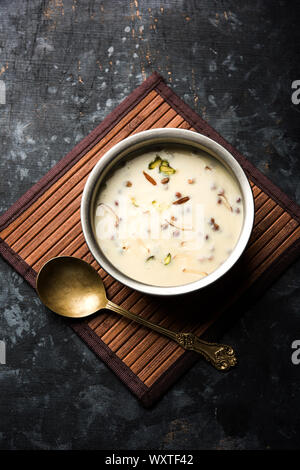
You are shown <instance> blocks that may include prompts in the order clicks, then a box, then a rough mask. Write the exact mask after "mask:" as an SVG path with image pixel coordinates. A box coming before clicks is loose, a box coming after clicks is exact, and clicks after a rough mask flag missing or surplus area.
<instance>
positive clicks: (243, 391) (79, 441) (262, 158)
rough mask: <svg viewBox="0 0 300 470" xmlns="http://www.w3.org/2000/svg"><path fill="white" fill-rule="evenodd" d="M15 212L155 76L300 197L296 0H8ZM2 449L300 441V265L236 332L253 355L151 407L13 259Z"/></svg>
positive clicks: (3, 120) (2, 328)
mask: <svg viewBox="0 0 300 470" xmlns="http://www.w3.org/2000/svg"><path fill="white" fill-rule="evenodd" d="M0 8H1V19H0V73H1V76H0V79H2V80H4V82H5V85H6V92H7V94H6V104H5V105H0V112H1V114H0V124H1V127H0V134H1V160H0V165H1V180H0V194H1V198H0V206H1V207H0V209H1V211H5V210H6V209H7V208H8V207H9V206H10V205H11V204H12V203H13V202H14V201H15V200H16V199H17V198H18V197H19V196H21V195H22V194H23V193H24V192H25V191H26V190H27V189H28V188H30V187H31V186H32V184H33V183H35V182H36V181H37V180H38V179H39V178H40V177H41V176H42V175H43V174H44V173H45V172H46V171H47V170H48V169H49V168H50V167H52V166H53V165H54V164H55V163H56V162H57V161H59V160H60V158H61V157H62V156H63V155H64V154H66V153H67V152H68V151H69V150H70V149H71V148H72V147H73V146H74V144H75V143H77V142H78V141H79V140H81V139H82V138H83V137H84V136H85V135H86V134H87V133H88V132H89V131H91V130H92V129H93V128H94V127H95V126H96V125H97V124H98V123H99V122H100V121H101V120H102V119H103V118H104V117H105V116H106V115H107V114H108V113H109V112H110V111H111V110H112V109H113V108H114V107H115V106H116V105H117V104H118V103H120V102H121V101H122V100H123V98H124V97H126V96H127V95H128V94H129V93H130V91H132V90H133V89H134V88H135V87H136V86H137V85H139V84H140V83H141V81H142V80H143V78H145V77H146V76H148V75H150V73H151V72H152V71H153V70H158V71H159V72H160V73H162V74H163V75H164V77H165V78H166V79H167V80H168V81H169V82H170V84H171V85H172V87H173V89H174V90H175V91H176V92H177V93H178V94H179V95H180V96H181V97H182V98H183V99H184V100H185V101H186V102H187V103H188V104H190V105H191V106H192V107H193V108H194V109H195V110H196V111H197V112H199V113H200V114H201V115H202V116H204V118H205V119H206V120H207V121H208V122H209V123H210V124H212V125H213V126H214V127H215V128H216V129H217V130H218V131H219V132H220V133H221V134H222V135H223V136H224V137H225V138H227V139H228V140H229V141H230V142H231V143H232V144H233V145H235V146H236V147H237V148H238V149H239V150H240V151H241V152H242V153H244V154H245V155H246V156H247V158H249V160H251V161H252V162H253V163H254V164H255V165H257V166H258V167H259V168H260V169H261V171H262V172H263V173H265V174H266V175H268V176H269V177H270V179H271V180H273V181H274V182H275V183H277V184H278V185H279V186H280V187H281V188H282V189H283V190H284V191H286V192H287V193H288V195H289V196H290V197H291V198H293V199H294V200H296V201H297V202H298V203H299V202H300V184H299V174H300V163H299V111H300V105H298V106H296V105H294V104H292V102H291V83H292V81H293V80H297V79H300V71H299V68H298V64H299V54H298V51H297V47H298V45H299V26H298V18H297V14H296V13H297V12H296V10H295V8H296V2H288V1H278V2H272V1H267V0H254V1H251V2H250V1H249V2H248V1H247V2H246V1H244V2H236V1H233V0H224V1H211V0H199V1H196V0H190V1H184V0H173V1H172V0H166V1H161V2H159V1H158V0H149V1H145V0H144V1H141V0H135V1H132V2H127V1H121V0H113V1H112V0H110V1H106V0H105V1H98V0H86V1H81V2H79V1H76V0H32V1H24V2H23V1H19V0H14V1H12V0H2V1H1V5H0ZM0 266H1V279H0V282H1V287H0V311H1V314H0V339H2V340H4V341H5V342H6V345H7V364H6V365H0V390H1V393H0V448H1V449H71V448H73V449H92V448H98V449H115V448H121V449H131V450H132V449H142V448H146V449H150V448H151V449H265V448H271V449H274V448H296V447H298V446H299V431H300V422H299V405H300V402H299V377H300V365H298V366H296V365H293V364H292V362H291V354H292V349H291V343H292V341H294V340H295V339H300V332H299V300H300V283H299V264H294V265H293V266H292V267H291V268H290V269H288V270H287V272H286V273H285V274H284V275H283V276H281V278H280V279H279V280H278V281H277V282H276V284H274V285H273V286H272V287H271V288H270V289H269V290H268V291H267V292H266V293H265V295H264V296H263V298H261V299H260V300H259V301H258V302H257V303H256V304H255V305H254V306H253V307H251V308H250V309H247V307H246V306H245V309H243V311H242V312H241V315H240V317H239V319H237V320H236V322H235V323H234V325H233V326H231V327H230V329H229V331H227V332H226V333H225V335H224V337H223V341H224V342H227V343H229V344H232V345H233V346H234V347H235V348H236V350H237V351H238V355H239V365H238V366H237V367H236V368H235V369H234V370H232V371H231V372H230V373H229V374H222V373H219V372H217V371H215V370H213V369H212V367H211V366H210V365H209V364H207V363H205V362H204V361H200V362H199V363H197V364H196V365H195V366H194V367H193V368H192V369H191V370H190V371H189V372H188V373H187V374H186V375H185V376H184V377H183V378H182V379H181V380H179V381H178V383H177V384H176V385H175V386H173V387H172V389H171V390H170V391H169V392H168V393H167V394H166V395H165V396H164V398H163V399H162V400H161V401H160V402H159V403H158V404H157V405H156V406H155V407H153V408H152V409H150V410H145V409H144V408H142V406H141V405H140V404H139V403H138V402H137V400H136V399H135V398H134V397H133V396H132V395H131V394H130V392H129V391H128V390H127V389H126V388H125V387H124V386H123V385H122V384H121V383H120V382H119V380H118V379H117V378H116V377H115V376H114V374H113V373H112V372H111V371H110V370H108V369H107V368H106V367H105V366H104V365H103V364H102V363H101V362H100V361H99V360H98V359H97V358H96V357H95V356H94V354H93V353H92V352H91V351H90V350H89V349H88V348H87V347H86V346H85V344H83V343H82V342H81V340H80V339H79V338H78V337H77V336H76V335H75V334H74V333H73V332H72V331H71V330H70V329H69V328H68V327H67V326H66V325H65V323H64V322H63V321H62V320H61V319H60V318H58V317H56V316H54V315H53V316H52V315H49V312H47V311H46V310H45V309H44V308H43V307H42V306H41V304H40V302H39V300H38V299H37V298H36V297H35V296H34V295H33V292H32V290H31V288H30V287H29V286H28V285H27V284H26V283H25V282H23V280H22V279H20V277H19V276H18V275H17V274H15V273H14V271H13V270H12V269H11V268H10V267H9V266H8V265H7V264H6V263H5V262H4V261H2V260H0Z"/></svg>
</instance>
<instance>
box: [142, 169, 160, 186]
mask: <svg viewBox="0 0 300 470" xmlns="http://www.w3.org/2000/svg"><path fill="white" fill-rule="evenodd" d="M143 174H144V176H145V178H146V179H147V180H148V181H149V183H151V184H153V186H156V185H157V183H156V181H155V179H153V178H152V176H150V175H148V173H146V172H145V171H143Z"/></svg>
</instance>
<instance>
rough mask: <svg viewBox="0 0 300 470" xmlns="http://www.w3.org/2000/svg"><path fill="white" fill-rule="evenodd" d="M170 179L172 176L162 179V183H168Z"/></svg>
mask: <svg viewBox="0 0 300 470" xmlns="http://www.w3.org/2000/svg"><path fill="white" fill-rule="evenodd" d="M169 180H170V178H168V177H167V178H163V179H162V180H161V184H167V183H168V182H169Z"/></svg>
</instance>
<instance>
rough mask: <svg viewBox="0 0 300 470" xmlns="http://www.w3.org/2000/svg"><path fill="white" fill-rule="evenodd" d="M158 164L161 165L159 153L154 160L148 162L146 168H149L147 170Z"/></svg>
mask: <svg viewBox="0 0 300 470" xmlns="http://www.w3.org/2000/svg"><path fill="white" fill-rule="evenodd" d="M158 165H161V158H160V156H159V155H156V157H155V160H154V161H153V162H151V163H149V165H148V168H149V170H153V169H154V168H156V167H157V166H158Z"/></svg>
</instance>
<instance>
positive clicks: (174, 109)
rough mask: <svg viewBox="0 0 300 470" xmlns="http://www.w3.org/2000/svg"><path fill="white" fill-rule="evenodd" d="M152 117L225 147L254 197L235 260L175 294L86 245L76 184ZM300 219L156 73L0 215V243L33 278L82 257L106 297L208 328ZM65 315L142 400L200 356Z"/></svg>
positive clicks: (290, 253)
mask: <svg viewBox="0 0 300 470" xmlns="http://www.w3.org/2000/svg"><path fill="white" fill-rule="evenodd" d="M160 127H177V128H184V129H191V130H194V131H198V132H201V133H203V134H205V135H207V136H208V137H210V138H212V139H214V140H216V141H217V142H219V143H220V144H221V145H223V146H224V147H226V148H227V149H228V150H229V152H231V153H232V154H233V155H234V156H235V158H236V159H237V160H238V161H239V162H240V164H241V165H242V166H243V168H244V170H245V171H246V173H247V175H248V177H249V179H250V182H251V186H252V191H253V194H254V198H255V226H254V230H253V233H252V237H251V239H250V242H249V244H248V247H247V249H246V251H245V253H244V255H243V257H242V258H241V260H240V261H239V263H238V264H237V265H236V266H235V267H234V268H233V269H232V270H231V271H230V272H229V273H228V274H227V275H226V276H225V277H223V278H222V279H221V280H220V281H219V282H218V284H217V285H215V286H214V287H213V288H209V289H207V290H206V291H205V292H204V293H203V292H201V293H200V294H197V293H196V294H193V295H190V296H188V297H185V298H184V299H178V298H176V301H174V300H172V299H171V300H170V299H168V300H161V299H157V298H151V297H149V296H146V295H143V294H141V293H138V292H135V291H133V290H131V289H129V288H127V287H125V286H124V285H122V284H120V283H119V282H117V281H115V280H114V279H113V278H112V277H111V276H109V275H107V274H106V273H105V272H104V271H103V269H101V267H100V266H98V264H97V263H96V261H95V260H94V259H93V257H92V255H91V254H90V252H89V250H88V248H87V245H86V244H85V241H84V237H83V234H82V230H81V224H80V200H81V194H82V191H83V188H84V184H85V182H86V179H87V177H88V175H89V173H90V171H91V170H92V168H93V167H94V165H95V164H96V162H97V161H98V160H99V158H101V156H102V155H103V154H104V153H105V152H106V151H107V150H108V149H110V148H111V147H112V146H113V145H114V144H116V143H117V142H119V141H120V140H121V139H124V138H125V137H127V136H129V135H132V134H135V133H137V132H140V131H143V130H146V129H153V128H160ZM299 221H300V211H299V207H298V206H297V205H296V204H295V203H294V202H292V201H291V200H289V199H288V197H287V196H286V195H285V194H284V193H282V192H281V191H280V190H279V188H277V187H276V186H274V185H273V184H272V183H271V182H270V181H269V180H268V179H267V178H266V177H265V176H263V175H262V174H261V173H260V172H259V171H258V170H257V169H256V168H254V167H253V166H252V164H251V163H250V162H248V161H247V160H246V159H245V158H244V157H243V156H242V155H241V154H239V152H238V151H237V150H236V149H234V148H233V147H232V146H231V145H230V144H229V143H228V142H226V141H225V140H224V139H223V138H222V137H221V136H220V135H218V134H217V132H216V131H215V130H214V129H212V128H211V127H210V126H209V125H208V124H207V123H206V122H205V121H204V120H202V119H201V118H200V117H199V116H198V115H197V114H196V113H195V112H194V111H193V110H192V109H191V108H189V107H188V106H187V105H186V104H185V103H184V102H183V101H182V100H181V99H180V98H179V97H178V96H177V95H176V94H175V93H174V92H173V91H172V90H171V89H170V88H169V87H168V86H167V85H166V84H165V83H164V80H163V78H162V77H161V76H159V75H158V74H157V73H154V74H153V75H152V76H151V77H149V78H148V80H146V81H145V82H144V83H143V84H142V85H141V86H140V87H138V88H137V89H136V90H135V91H134V92H133V93H132V94H131V95H130V96H129V97H128V98H126V100H124V102H123V103H121V105H119V106H118V107H117V108H116V109H115V110H114V111H113V112H112V113H111V114H110V115H109V116H108V117H107V118H106V119H105V120H104V121H103V122H102V123H101V124H100V125H99V126H98V127H97V128H96V129H95V130H94V131H92V132H91V133H90V134H89V135H88V136H87V137H86V138H85V139H84V140H83V141H82V142H80V143H79V144H78V145H77V146H76V147H75V148H74V149H73V150H72V151H71V152H70V153H69V154H68V155H66V156H65V157H64V158H63V159H62V160H61V161H60V162H59V163H58V164H57V165H56V166H55V167H54V168H52V170H50V172H48V173H47V174H46V175H45V176H44V177H43V178H42V179H41V180H40V181H39V182H38V183H37V184H36V185H34V186H33V187H32V188H31V189H30V190H29V191H28V192H27V193H26V194H25V195H24V196H23V197H21V198H20V199H19V200H18V201H17V202H16V203H15V204H14V205H13V206H12V207H11V208H10V209H9V210H8V211H7V212H6V213H5V214H4V215H2V217H1V219H0V237H1V239H0V253H1V254H2V256H3V257H4V258H5V259H6V260H7V261H8V262H9V263H10V264H11V265H12V266H13V267H14V268H15V269H16V271H18V272H19V273H20V274H21V275H22V276H23V277H24V278H25V279H26V280H27V281H28V282H29V283H30V284H31V285H32V286H33V287H35V279H36V273H37V272H38V270H39V269H40V267H41V266H42V265H43V264H44V263H45V262H46V261H47V260H48V259H50V258H52V257H53V256H58V255H72V256H76V257H79V258H82V259H84V260H86V261H88V262H89V263H91V264H92V265H93V266H94V267H95V268H96V269H97V270H98V272H99V274H100V275H101V277H102V278H103V280H104V284H105V286H106V289H107V292H108V298H109V299H111V300H112V301H113V302H115V303H117V304H119V305H122V306H123V307H124V308H126V309H129V310H131V311H132V312H134V313H135V314H137V315H141V316H143V317H144V318H147V319H149V320H151V321H152V322H156V323H158V324H160V325H162V326H165V327H167V328H171V329H173V330H176V331H193V332H195V333H196V334H198V335H203V334H206V335H207V333H208V332H213V331H214V329H213V327H214V326H215V325H218V324H219V323H220V322H217V320H220V319H221V320H222V323H223V324H224V325H225V326H226V323H228V321H229V318H230V312H233V311H234V308H235V306H236V305H239V309H240V313H242V310H243V309H245V308H246V303H245V302H246V300H245V299H246V296H247V295H248V298H250V297H251V298H253V296H254V295H258V294H259V293H260V292H262V291H263V290H264V289H266V288H267V286H268V285H269V284H270V283H271V282H272V281H273V280H274V279H275V278H276V277H277V276H278V275H279V274H280V273H281V272H282V271H283V270H284V269H285V268H286V267H287V266H288V265H289V264H290V263H291V262H292V261H293V260H294V259H295V258H296V256H297V255H298V254H299V239H300V227H299ZM216 293H217V295H216ZM225 313H226V315H225ZM69 324H70V326H71V327H72V328H73V329H74V330H75V331H76V332H77V333H78V335H79V336H80V337H81V338H82V339H83V340H84V341H85V342H86V343H87V344H88V346H89V347H90V348H91V349H92V350H93V351H94V352H95V353H96V354H97V355H98V356H99V357H100V358H101V359H102V360H103V361H104V362H105V363H106V364H107V365H108V366H109V367H110V368H111V369H112V370H113V371H114V372H115V373H116V374H117V375H118V376H119V378H120V379H121V380H122V381H123V382H124V383H125V384H126V385H127V386H128V387H129V389H130V390H131V391H132V392H133V393H134V394H135V395H136V396H137V397H138V398H139V399H140V400H141V402H142V403H143V404H144V405H145V406H150V405H152V404H153V403H154V402H155V401H156V400H157V399H159V398H160V397H161V396H162V395H163V393H164V392H165V391H166V390H167V388H168V387H170V385H171V384H172V383H173V382H174V381H175V380H176V379H177V378H178V377H179V376H180V375H181V374H182V373H183V372H184V371H185V370H187V368H188V367H190V366H191V365H192V364H193V363H194V362H195V361H196V360H197V359H198V358H199V357H200V356H198V355H197V354H195V353H193V352H190V351H185V350H183V349H182V348H181V347H180V346H178V345H177V344H175V343H174V342H173V341H171V340H169V339H168V338H165V337H161V336H159V335H158V334H156V333H154V332H150V331H149V330H147V329H146V328H143V327H141V326H139V325H137V324H135V323H133V322H130V321H128V320H126V319H123V318H120V317H118V316H117V315H116V314H114V313H112V312H108V311H101V312H100V313H98V314H96V315H94V316H93V317H91V318H89V319H87V320H86V321H71V322H70V323H69ZM99 380H101V379H100V378H99Z"/></svg>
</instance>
